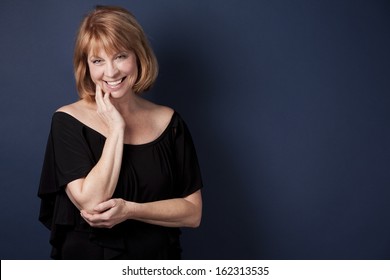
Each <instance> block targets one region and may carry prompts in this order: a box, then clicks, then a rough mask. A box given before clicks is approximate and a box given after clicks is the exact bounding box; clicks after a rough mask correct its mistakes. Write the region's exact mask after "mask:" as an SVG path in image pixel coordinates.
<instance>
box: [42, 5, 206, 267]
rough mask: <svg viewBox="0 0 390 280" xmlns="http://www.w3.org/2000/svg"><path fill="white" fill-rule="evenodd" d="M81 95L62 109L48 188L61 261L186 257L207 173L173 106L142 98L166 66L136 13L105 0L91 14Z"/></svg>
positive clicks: (84, 27) (46, 220)
mask: <svg viewBox="0 0 390 280" xmlns="http://www.w3.org/2000/svg"><path fill="white" fill-rule="evenodd" d="M74 71H75V78H76V85H77V89H78V93H79V96H80V99H79V100H78V101H77V102H75V103H72V104H69V105H66V106H63V107H61V108H60V109H58V110H57V111H56V112H55V113H54V114H53V117H52V124H51V130H50V134H49V139H48V143H47V148H46V154H45V160H44V164H43V169H42V175H41V182H40V186H39V192H38V195H39V197H40V198H41V211H40V217H39V218H40V221H41V222H42V223H43V224H44V225H45V226H46V227H48V228H49V229H50V230H51V238H50V243H51V245H52V247H53V250H52V254H51V257H52V258H55V259H179V258H180V257H181V247H180V239H179V236H180V227H197V226H199V223H200V220H201V216H202V197H201V190H200V189H201V188H202V179H201V174H200V168H199V165H198V160H197V156H196V151H195V148H194V144H193V142H192V138H191V135H190V132H189V130H188V128H187V126H186V124H185V122H184V121H183V119H182V118H181V117H180V115H179V114H178V113H177V112H176V111H174V110H173V109H171V108H169V107H165V106H161V105H157V104H154V103H152V102H150V101H148V100H146V99H144V98H142V97H141V96H140V94H141V93H142V92H144V91H146V90H148V89H149V88H150V87H151V86H152V85H153V83H154V81H155V79H156V77H157V72H158V66H157V61H156V58H155V56H154V54H153V51H152V49H151V48H150V46H149V43H148V41H147V39H146V36H145V34H144V32H143V30H142V28H141V26H140V25H139V24H138V23H137V21H136V19H135V18H134V16H133V15H132V14H131V13H129V12H128V11H126V10H125V9H122V8H119V7H108V6H98V7H96V9H95V10H93V11H92V12H90V13H89V14H88V15H87V16H86V17H85V18H84V20H83V21H82V23H81V26H80V28H79V31H78V35H77V38H76V44H75V51H74Z"/></svg>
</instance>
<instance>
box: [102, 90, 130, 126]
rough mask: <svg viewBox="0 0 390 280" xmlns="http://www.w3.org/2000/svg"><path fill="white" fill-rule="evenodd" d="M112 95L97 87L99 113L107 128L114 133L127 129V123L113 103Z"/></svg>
mask: <svg viewBox="0 0 390 280" xmlns="http://www.w3.org/2000/svg"><path fill="white" fill-rule="evenodd" d="M110 95H111V94H110V93H109V92H107V93H103V91H102V89H101V87H100V86H99V85H96V95H95V100H96V105H97V113H98V115H99V117H100V118H101V119H102V121H103V122H104V124H105V125H106V126H107V128H108V130H109V132H113V131H115V130H122V131H123V130H124V128H125V121H124V119H123V117H122V116H121V114H120V113H119V111H118V110H117V109H116V108H115V106H114V105H113V104H112V103H111V100H110Z"/></svg>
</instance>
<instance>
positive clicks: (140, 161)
mask: <svg viewBox="0 0 390 280" xmlns="http://www.w3.org/2000/svg"><path fill="white" fill-rule="evenodd" d="M105 140H106V139H105V137H104V136H103V135H101V134H100V133H99V132H97V131H96V130H94V129H92V128H90V127H88V126H86V125H85V124H83V123H82V122H80V121H79V120H77V119H76V118H74V117H73V116H71V115H69V114H67V113H64V112H56V113H54V114H53V117H52V123H51V130H50V133H49V138H48V142H47V147H46V153H45V158H44V163H43V168H42V173H41V180H40V185H39V190H38V196H39V198H40V199H41V208H40V213H39V220H40V221H41V222H42V223H43V224H44V225H45V226H46V227H47V228H48V229H50V231H51V236H50V243H51V245H52V252H51V257H52V258H54V259H61V258H62V257H61V246H62V243H63V241H64V237H65V234H66V233H67V232H68V231H72V230H76V231H85V232H88V233H89V239H90V240H91V241H93V242H96V244H99V245H100V246H102V247H103V248H104V249H105V254H104V255H105V258H115V256H116V255H119V254H121V253H122V252H123V251H126V252H127V253H129V252H130V255H132V256H133V258H134V259H164V258H169V254H170V252H171V251H172V250H179V251H180V250H181V249H180V229H179V228H168V227H162V226H156V225H151V224H147V223H142V222H139V221H134V220H127V221H125V222H123V223H121V224H119V225H116V226H114V227H113V228H112V229H102V228H92V227H90V226H89V225H88V224H87V223H86V222H85V221H84V220H83V219H82V217H81V216H80V211H79V210H78V209H77V208H76V207H75V206H74V204H73V203H72V202H71V201H70V199H69V198H68V196H67V195H66V193H65V186H66V185H67V184H68V183H70V182H72V181H73V180H76V179H79V178H83V177H85V176H86V175H87V174H88V173H89V172H90V170H91V169H92V168H93V167H94V166H95V164H96V163H97V162H98V160H99V158H100V156H101V154H102V150H103V146H104V143H105ZM202 186H203V184H202V178H201V173H200V168H199V164H198V159H197V155H196V151H195V147H194V144H193V141H192V137H191V135H190V132H189V130H188V127H187V125H186V124H185V122H184V121H183V119H182V118H181V116H180V115H179V114H178V113H177V112H174V114H173V116H172V118H171V121H170V123H169V125H168V126H167V128H166V129H165V130H164V132H163V133H162V134H161V135H160V136H159V137H158V138H157V139H155V140H154V141H152V142H150V143H146V144H141V145H130V144H125V145H124V150H123V159H122V166H121V171H120V175H119V179H118V184H117V187H116V189H115V192H114V194H113V197H115V198H123V199H125V200H128V201H134V202H140V203H144V202H152V201H157V200H163V199H170V198H180V197H185V196H188V195H190V194H192V193H194V192H195V191H197V190H199V189H200V188H202Z"/></svg>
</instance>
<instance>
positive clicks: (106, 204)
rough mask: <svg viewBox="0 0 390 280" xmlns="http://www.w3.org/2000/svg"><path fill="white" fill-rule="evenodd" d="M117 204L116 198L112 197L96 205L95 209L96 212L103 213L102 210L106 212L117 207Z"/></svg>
mask: <svg viewBox="0 0 390 280" xmlns="http://www.w3.org/2000/svg"><path fill="white" fill-rule="evenodd" d="M115 205H116V203H115V200H113V199H110V200H108V201H104V202H102V203H100V204H98V205H96V207H95V208H93V210H95V211H96V212H99V213H102V212H105V211H107V210H109V209H111V208H113V207H115Z"/></svg>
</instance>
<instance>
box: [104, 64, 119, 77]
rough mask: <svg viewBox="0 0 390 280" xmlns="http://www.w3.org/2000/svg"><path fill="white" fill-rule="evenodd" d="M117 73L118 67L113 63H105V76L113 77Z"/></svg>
mask: <svg viewBox="0 0 390 280" xmlns="http://www.w3.org/2000/svg"><path fill="white" fill-rule="evenodd" d="M117 73H118V68H117V67H116V65H115V63H107V64H106V68H105V71H104V75H105V76H106V77H115V75H116V74H117Z"/></svg>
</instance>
